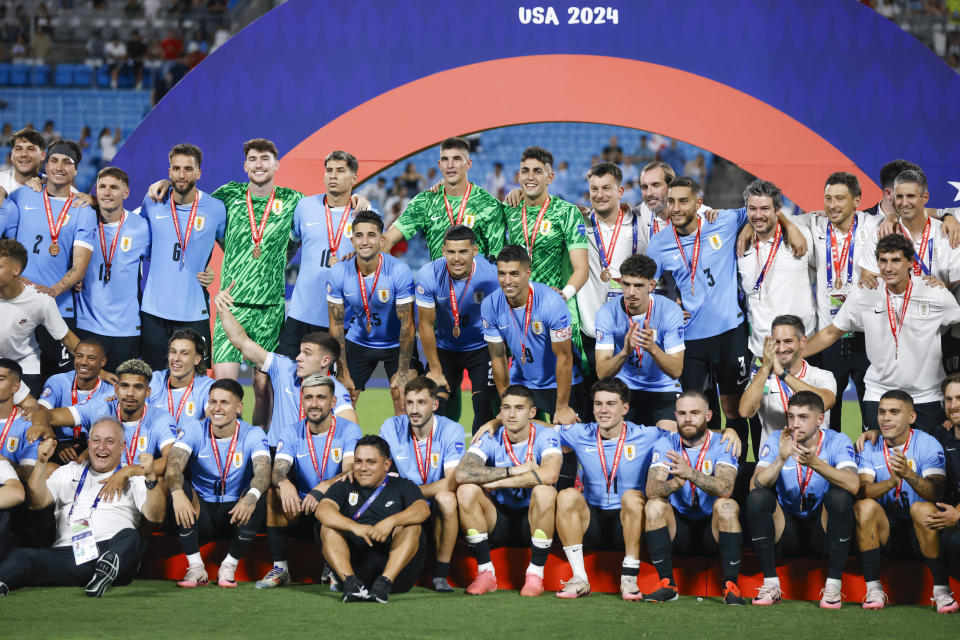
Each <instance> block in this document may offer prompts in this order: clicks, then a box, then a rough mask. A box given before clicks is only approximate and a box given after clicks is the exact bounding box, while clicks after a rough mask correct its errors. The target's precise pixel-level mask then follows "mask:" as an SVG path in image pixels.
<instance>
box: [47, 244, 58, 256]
mask: <svg viewBox="0 0 960 640" xmlns="http://www.w3.org/2000/svg"><path fill="white" fill-rule="evenodd" d="M49 251H50V255H52V256H58V255H60V245H58V244H57V243H56V242H54V243H53V244H51V245H50V249H49Z"/></svg>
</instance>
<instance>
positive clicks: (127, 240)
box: [120, 236, 133, 251]
mask: <svg viewBox="0 0 960 640" xmlns="http://www.w3.org/2000/svg"><path fill="white" fill-rule="evenodd" d="M132 246H133V238H131V237H130V236H121V238H120V250H121V251H130V247H132Z"/></svg>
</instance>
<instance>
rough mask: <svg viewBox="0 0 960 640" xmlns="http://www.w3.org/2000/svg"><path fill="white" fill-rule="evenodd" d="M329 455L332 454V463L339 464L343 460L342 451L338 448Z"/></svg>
mask: <svg viewBox="0 0 960 640" xmlns="http://www.w3.org/2000/svg"><path fill="white" fill-rule="evenodd" d="M331 453H332V454H333V456H332V457H333V461H334V462H336V463H339V462H340V461H341V460H343V449H341V448H340V447H334V448H333V451H332V452H331Z"/></svg>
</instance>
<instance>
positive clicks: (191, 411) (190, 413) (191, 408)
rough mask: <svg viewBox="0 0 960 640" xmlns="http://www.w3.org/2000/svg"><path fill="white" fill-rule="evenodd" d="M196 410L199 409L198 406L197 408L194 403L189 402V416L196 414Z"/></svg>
mask: <svg viewBox="0 0 960 640" xmlns="http://www.w3.org/2000/svg"><path fill="white" fill-rule="evenodd" d="M196 409H197V406H196V405H195V404H193V402H192V401H191V402H188V403H187V406H186V407H185V410H186V412H187V415H188V416H192V415H193V414H194V412H195V411H196Z"/></svg>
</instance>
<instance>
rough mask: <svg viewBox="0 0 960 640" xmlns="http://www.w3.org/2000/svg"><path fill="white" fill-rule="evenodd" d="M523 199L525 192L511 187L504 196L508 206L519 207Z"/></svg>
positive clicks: (504, 201)
mask: <svg viewBox="0 0 960 640" xmlns="http://www.w3.org/2000/svg"><path fill="white" fill-rule="evenodd" d="M522 200H523V192H522V191H520V189H511V190H510V193H508V194H507V195H506V196H504V198H503V203H504V204H505V205H507V206H508V207H518V206H520V202H521V201H522Z"/></svg>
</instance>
